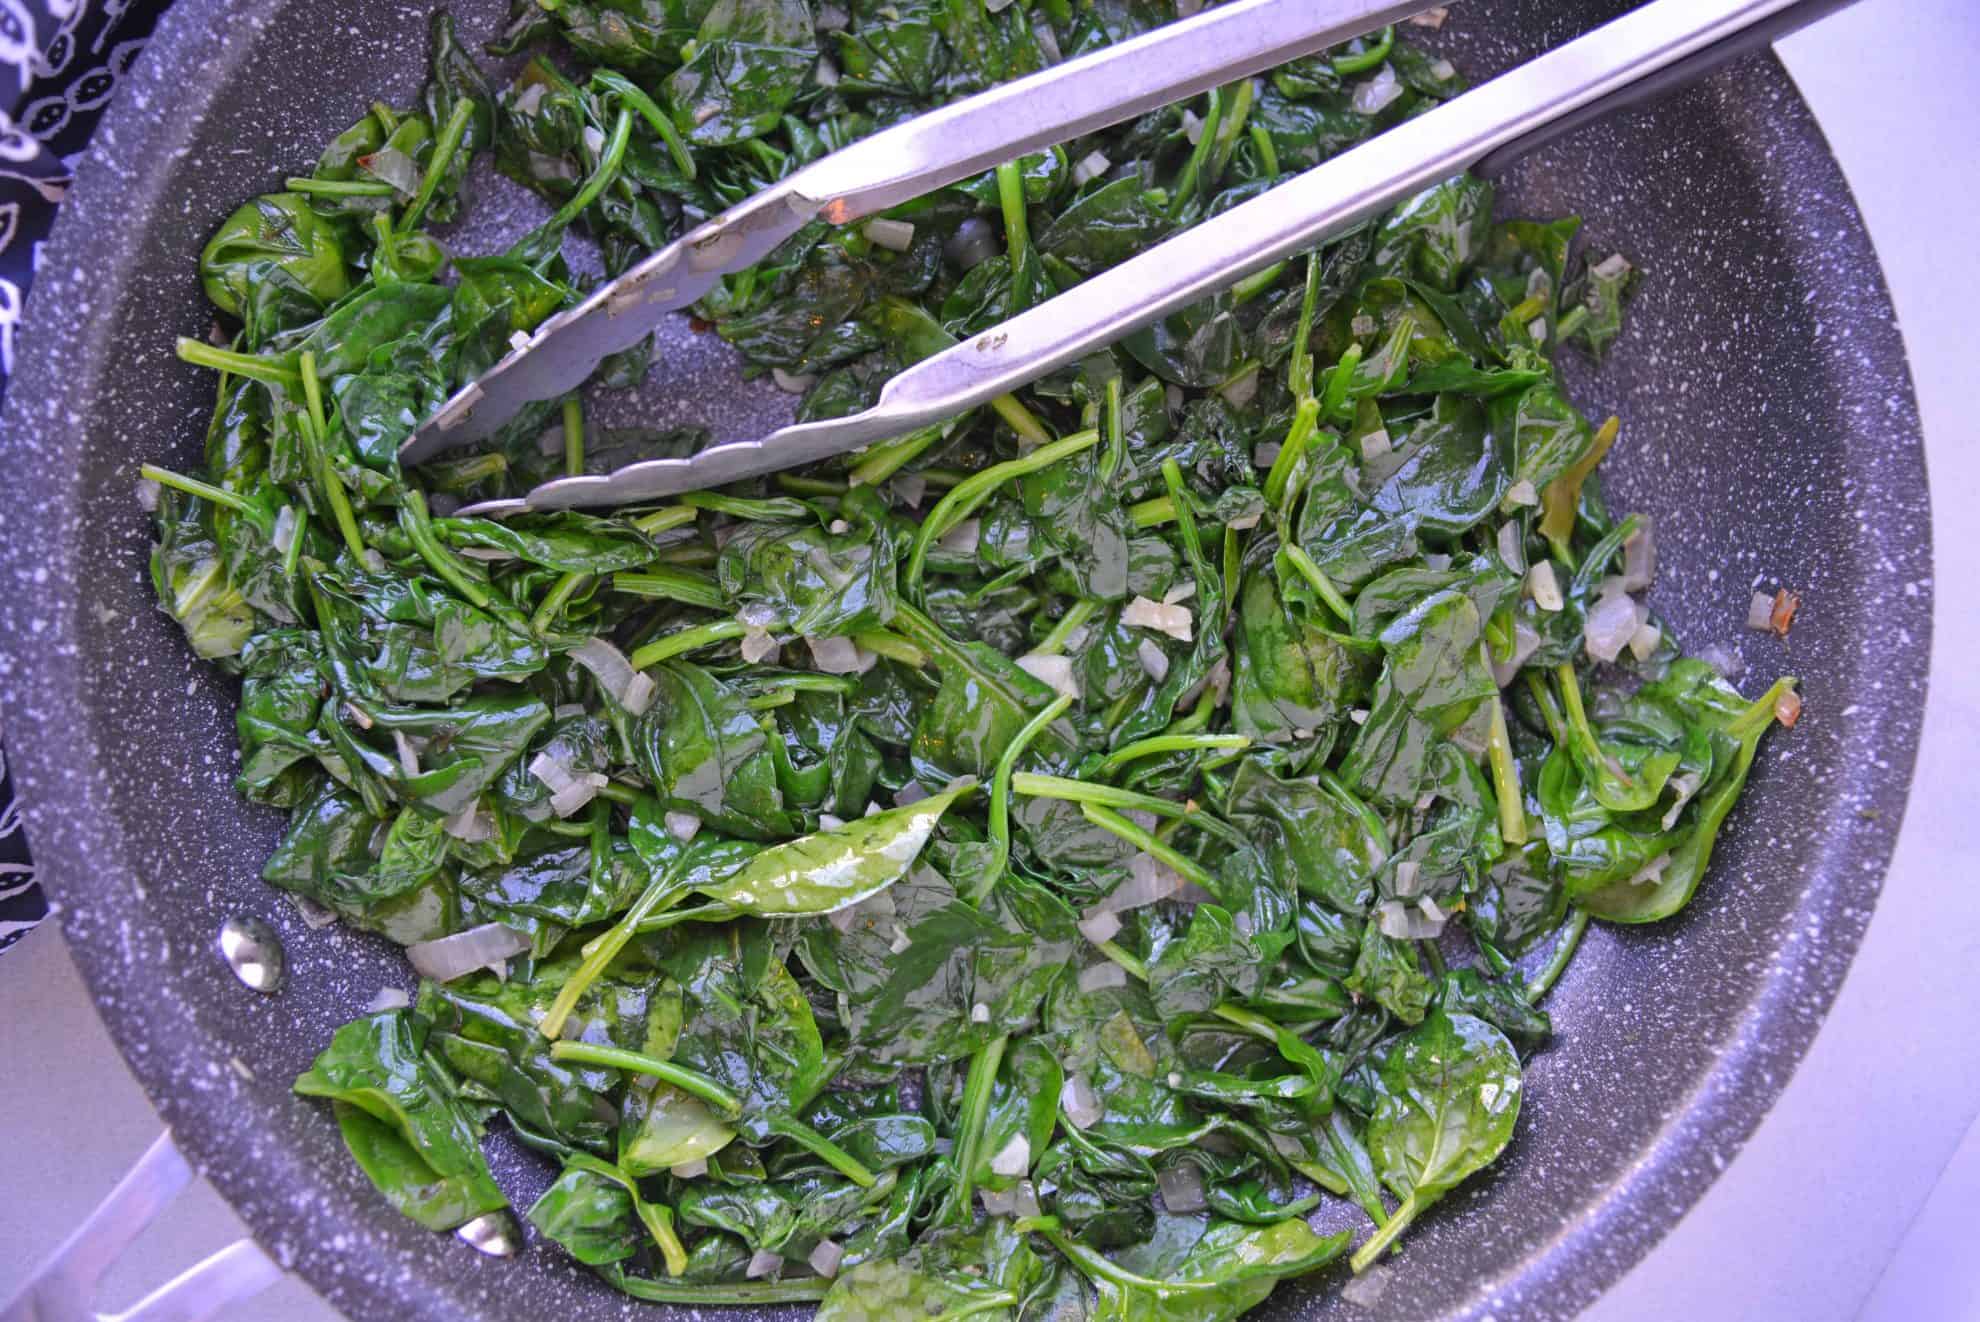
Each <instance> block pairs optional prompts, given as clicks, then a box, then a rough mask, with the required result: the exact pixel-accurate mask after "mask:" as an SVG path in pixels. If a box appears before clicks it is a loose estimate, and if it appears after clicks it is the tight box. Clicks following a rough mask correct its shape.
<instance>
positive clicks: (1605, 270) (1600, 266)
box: [1589, 252, 1630, 280]
mask: <svg viewBox="0 0 1980 1322" xmlns="http://www.w3.org/2000/svg"><path fill="white" fill-rule="evenodd" d="M1589 269H1590V270H1592V271H1593V272H1594V273H1595V274H1596V275H1599V276H1601V277H1602V278H1603V279H1604V280H1614V279H1616V278H1617V277H1618V276H1624V275H1628V274H1629V269H1630V267H1629V259H1628V258H1627V257H1625V256H1623V255H1622V254H1621V253H1619V252H1612V253H1610V254H1609V255H1608V256H1607V257H1604V258H1603V259H1602V260H1601V261H1599V262H1597V263H1595V265H1594V266H1593V267H1591V268H1589Z"/></svg>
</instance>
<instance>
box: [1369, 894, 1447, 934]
mask: <svg viewBox="0 0 1980 1322" xmlns="http://www.w3.org/2000/svg"><path fill="white" fill-rule="evenodd" d="M1375 923H1376V926H1378V927H1379V928H1381V930H1382V935H1383V936H1387V937H1393V938H1394V939H1396V940H1398V941H1427V940H1429V939H1431V938H1432V937H1436V936H1440V935H1442V934H1443V931H1444V925H1443V924H1442V923H1441V922H1433V921H1432V920H1431V919H1429V918H1427V917H1425V916H1424V914H1423V912H1422V910H1420V909H1418V908H1417V907H1416V906H1415V905H1413V904H1409V905H1406V904H1404V903H1403V902H1402V901H1401V900H1384V901H1382V902H1381V903H1380V904H1378V905H1376V906H1375Z"/></svg>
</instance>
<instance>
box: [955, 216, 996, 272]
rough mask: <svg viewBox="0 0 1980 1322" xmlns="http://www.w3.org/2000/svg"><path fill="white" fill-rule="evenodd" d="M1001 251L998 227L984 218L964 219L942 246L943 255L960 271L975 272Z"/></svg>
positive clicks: (970, 217)
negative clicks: (974, 270)
mask: <svg viewBox="0 0 1980 1322" xmlns="http://www.w3.org/2000/svg"><path fill="white" fill-rule="evenodd" d="M1000 251H1001V244H1000V241H999V236H998V233H997V227H996V226H994V225H992V224H991V223H990V222H989V221H987V220H985V219H984V218H983V217H982V216H969V217H966V218H964V220H963V222H962V224H960V225H958V226H956V232H955V233H954V234H951V235H950V236H949V238H948V241H947V242H946V243H944V244H943V245H942V255H943V256H944V257H946V258H948V259H949V262H950V264H951V265H953V266H955V267H957V268H958V269H960V270H964V271H969V270H973V269H975V268H976V267H978V266H981V265H983V263H985V262H987V261H989V260H990V259H991V258H992V257H995V256H997V255H998V253H999V252H1000Z"/></svg>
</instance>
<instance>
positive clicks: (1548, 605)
mask: <svg viewBox="0 0 1980 1322" xmlns="http://www.w3.org/2000/svg"><path fill="white" fill-rule="evenodd" d="M1526 591H1527V594H1528V595H1529V596H1531V597H1532V598H1533V602H1534V604H1535V605H1537V606H1538V607H1539V608H1540V609H1541V610H1543V611H1557V610H1561V609H1563V608H1565V607H1566V605H1567V598H1565V597H1563V596H1562V595H1561V584H1560V580H1559V579H1557V578H1555V577H1554V565H1553V562H1552V561H1550V560H1542V561H1541V562H1540V563H1538V564H1536V565H1534V566H1533V568H1531V569H1529V570H1527V571H1526Z"/></svg>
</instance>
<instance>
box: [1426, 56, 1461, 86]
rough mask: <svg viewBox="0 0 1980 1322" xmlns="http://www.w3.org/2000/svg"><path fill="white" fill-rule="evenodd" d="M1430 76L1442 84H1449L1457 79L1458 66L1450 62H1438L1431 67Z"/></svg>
mask: <svg viewBox="0 0 1980 1322" xmlns="http://www.w3.org/2000/svg"><path fill="white" fill-rule="evenodd" d="M1430 76H1431V77H1432V78H1435V79H1436V80H1437V81H1438V82H1440V83H1448V82H1449V81H1450V80H1451V79H1453V78H1455V77H1457V66H1456V65H1455V64H1452V63H1451V62H1450V61H1449V60H1437V61H1435V62H1433V63H1432V64H1431V65H1430Z"/></svg>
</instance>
